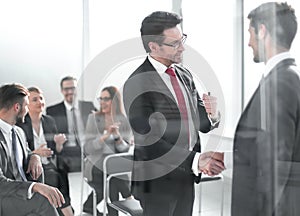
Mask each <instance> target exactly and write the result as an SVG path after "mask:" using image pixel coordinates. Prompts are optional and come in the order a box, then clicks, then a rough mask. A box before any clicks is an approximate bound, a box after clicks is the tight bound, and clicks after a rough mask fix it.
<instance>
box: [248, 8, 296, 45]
mask: <svg viewBox="0 0 300 216" xmlns="http://www.w3.org/2000/svg"><path fill="white" fill-rule="evenodd" d="M248 19H250V25H251V26H252V27H253V28H254V29H255V33H256V34H257V33H258V29H259V25H260V24H264V25H265V26H266V29H267V30H268V32H269V33H270V35H271V37H272V39H273V40H274V41H275V43H276V45H278V46H282V47H284V48H286V49H290V48H291V45H292V42H293V40H294V38H295V35H296V33H297V26H298V24H297V18H296V15H295V10H294V9H293V8H292V7H291V6H290V5H288V4H287V3H286V2H285V3H283V2H282V3H280V2H268V3H264V4H262V5H260V6H259V7H257V8H255V9H254V10H252V11H251V12H250V13H249V15H248Z"/></svg>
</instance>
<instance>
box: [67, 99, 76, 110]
mask: <svg viewBox="0 0 300 216" xmlns="http://www.w3.org/2000/svg"><path fill="white" fill-rule="evenodd" d="M64 104H65V107H66V109H67V110H68V111H71V109H72V108H73V107H74V108H75V109H78V101H74V104H69V103H68V102H67V101H65V100H64Z"/></svg>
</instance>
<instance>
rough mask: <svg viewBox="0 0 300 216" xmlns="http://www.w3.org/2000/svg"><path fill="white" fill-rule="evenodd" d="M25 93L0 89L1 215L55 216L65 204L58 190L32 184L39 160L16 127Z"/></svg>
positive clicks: (12, 86) (10, 86)
mask: <svg viewBox="0 0 300 216" xmlns="http://www.w3.org/2000/svg"><path fill="white" fill-rule="evenodd" d="M27 105H28V91H27V89H26V88H25V87H23V86H22V85H19V84H7V85H3V86H2V87H0V215H1V214H2V215H16V216H17V215H20V216H21V215H49V216H53V215H58V214H57V212H56V209H55V208H54V207H59V206H61V205H62V203H64V198H63V196H62V194H61V193H60V192H59V190H58V189H57V188H54V187H50V186H48V185H45V184H42V183H37V182H33V181H31V180H37V178H38V177H39V176H40V175H41V173H42V164H41V161H40V157H39V156H38V155H36V154H32V153H31V151H30V150H29V149H28V146H27V143H26V138H25V135H24V132H23V131H22V129H21V128H19V127H17V126H15V124H16V122H17V121H24V116H25V115H26V113H27V110H28V108H27Z"/></svg>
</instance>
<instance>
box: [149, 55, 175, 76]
mask: <svg viewBox="0 0 300 216" xmlns="http://www.w3.org/2000/svg"><path fill="white" fill-rule="evenodd" d="M148 59H149V61H150V63H151V64H152V66H153V67H154V68H155V70H156V71H157V72H158V73H159V75H162V74H164V73H165V72H166V70H167V68H168V67H167V66H166V65H164V64H162V63H161V62H159V61H157V60H155V59H154V58H153V57H152V56H151V55H148ZM170 67H173V65H171V66H170Z"/></svg>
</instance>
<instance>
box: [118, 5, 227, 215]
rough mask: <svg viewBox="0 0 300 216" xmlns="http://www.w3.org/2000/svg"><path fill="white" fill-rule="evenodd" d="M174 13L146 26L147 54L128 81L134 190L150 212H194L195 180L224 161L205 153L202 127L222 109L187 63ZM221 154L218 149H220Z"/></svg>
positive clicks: (155, 15)
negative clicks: (201, 94)
mask: <svg viewBox="0 0 300 216" xmlns="http://www.w3.org/2000/svg"><path fill="white" fill-rule="evenodd" d="M181 22H182V19H181V18H180V17H179V16H178V15H177V14H174V13H169V12H163V11H157V12H153V13H152V14H150V15H149V16H147V17H146V18H145V19H144V20H143V22H142V26H141V29H140V30H141V36H142V41H143V45H144V48H145V50H146V52H147V53H148V56H147V58H146V60H145V61H144V62H143V63H142V64H141V65H140V66H139V67H138V68H137V69H136V70H135V71H134V72H133V74H131V76H130V77H129V78H128V80H127V81H126V83H125V85H124V89H123V95H124V105H125V110H126V113H127V116H128V118H129V122H130V125H131V128H132V131H133V133H134V140H135V150H134V168H133V174H132V192H133V194H134V196H135V197H136V198H137V199H138V200H140V202H141V205H142V207H143V210H144V215H146V216H173V215H176V216H187V215H192V209H193V202H194V182H196V183H199V181H200V178H201V172H204V173H208V174H209V175H215V174H218V173H220V172H221V171H222V170H223V169H224V165H223V162H222V161H218V160H215V159H212V158H210V156H212V155H213V154H214V153H213V152H207V153H201V154H200V138H199V134H198V132H199V131H201V132H205V133H206V132H209V131H210V130H212V129H213V128H215V127H217V126H218V124H219V120H220V118H219V113H218V112H217V111H216V107H215V106H211V105H209V102H212V101H213V100H214V101H215V98H213V97H211V96H208V95H204V98H203V99H204V100H205V102H207V103H205V104H206V105H207V107H205V106H204V105H203V104H204V103H203V101H202V100H201V98H200V97H199V95H198V92H197V90H196V88H195V84H194V82H193V78H192V75H191V73H190V72H189V71H188V70H187V69H186V68H185V67H183V66H182V65H181V64H180V63H181V62H182V54H183V51H184V46H183V43H184V42H185V40H186V35H185V34H182V32H181V29H180V28H179V24H180V23H181ZM215 154H217V155H219V153H215Z"/></svg>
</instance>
